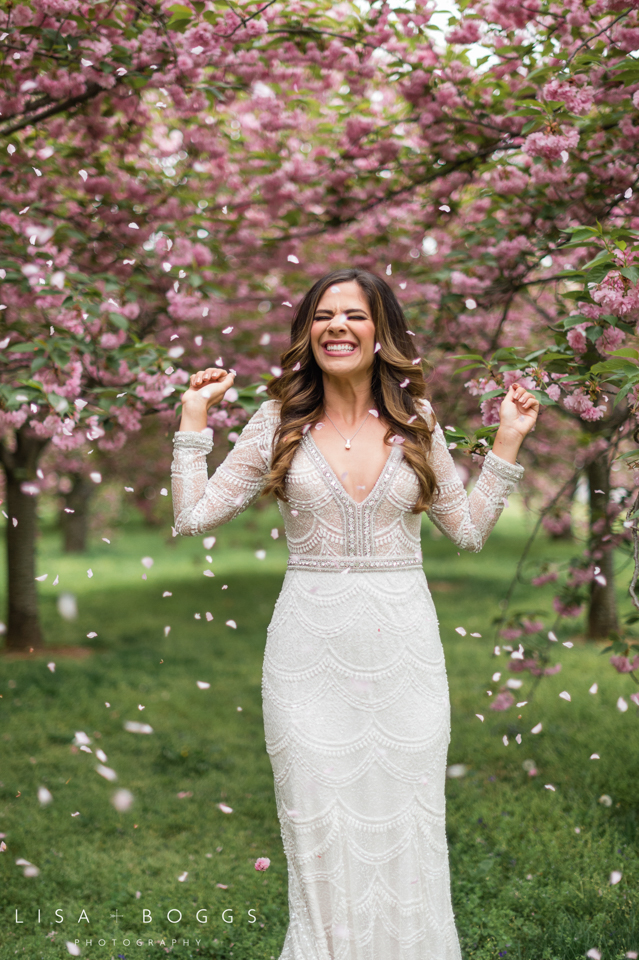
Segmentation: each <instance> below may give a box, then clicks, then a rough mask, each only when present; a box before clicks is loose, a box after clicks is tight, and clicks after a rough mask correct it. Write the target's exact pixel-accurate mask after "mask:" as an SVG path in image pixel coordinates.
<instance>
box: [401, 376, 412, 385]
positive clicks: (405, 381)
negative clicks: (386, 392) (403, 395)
mask: <svg viewBox="0 0 639 960" xmlns="http://www.w3.org/2000/svg"><path fill="white" fill-rule="evenodd" d="M409 383H410V380H409V379H408V377H406V378H405V379H404V380H402V382H401V383H400V387H407V386H408V384H409Z"/></svg>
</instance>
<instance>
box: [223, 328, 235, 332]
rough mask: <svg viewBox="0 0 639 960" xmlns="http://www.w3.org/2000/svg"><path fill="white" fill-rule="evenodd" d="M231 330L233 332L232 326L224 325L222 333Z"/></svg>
mask: <svg viewBox="0 0 639 960" xmlns="http://www.w3.org/2000/svg"><path fill="white" fill-rule="evenodd" d="M232 332H233V327H224V330H222V333H232Z"/></svg>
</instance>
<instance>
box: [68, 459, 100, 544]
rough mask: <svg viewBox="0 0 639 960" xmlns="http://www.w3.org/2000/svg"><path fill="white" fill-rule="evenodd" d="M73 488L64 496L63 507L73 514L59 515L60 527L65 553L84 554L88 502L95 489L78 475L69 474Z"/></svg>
mask: <svg viewBox="0 0 639 960" xmlns="http://www.w3.org/2000/svg"><path fill="white" fill-rule="evenodd" d="M71 479H72V481H73V486H72V487H71V490H70V491H69V492H68V493H67V494H65V497H64V505H65V507H66V508H67V509H69V510H73V513H65V511H64V510H62V511H61V513H60V526H61V527H62V533H63V535H64V552H65V553H84V552H85V551H86V549H87V534H88V530H89V500H90V499H91V494H92V493H93V491H94V489H95V484H93V483H91V481H90V480H88V479H87V478H86V477H84V476H83V475H82V474H80V473H73V474H71Z"/></svg>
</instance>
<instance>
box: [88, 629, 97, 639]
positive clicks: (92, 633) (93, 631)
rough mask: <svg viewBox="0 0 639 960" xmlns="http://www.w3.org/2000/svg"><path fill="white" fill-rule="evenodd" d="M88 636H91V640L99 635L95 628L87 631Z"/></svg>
mask: <svg viewBox="0 0 639 960" xmlns="http://www.w3.org/2000/svg"><path fill="white" fill-rule="evenodd" d="M87 637H88V638H89V640H93V638H94V637H97V633H96V632H95V630H92V631H91V633H87Z"/></svg>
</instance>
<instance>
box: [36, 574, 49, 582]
mask: <svg viewBox="0 0 639 960" xmlns="http://www.w3.org/2000/svg"><path fill="white" fill-rule="evenodd" d="M48 576H49V574H48V573H43V574H42V576H41V577H36V580H39V581H40V582H42V581H43V580H46V579H47V577H48Z"/></svg>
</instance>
